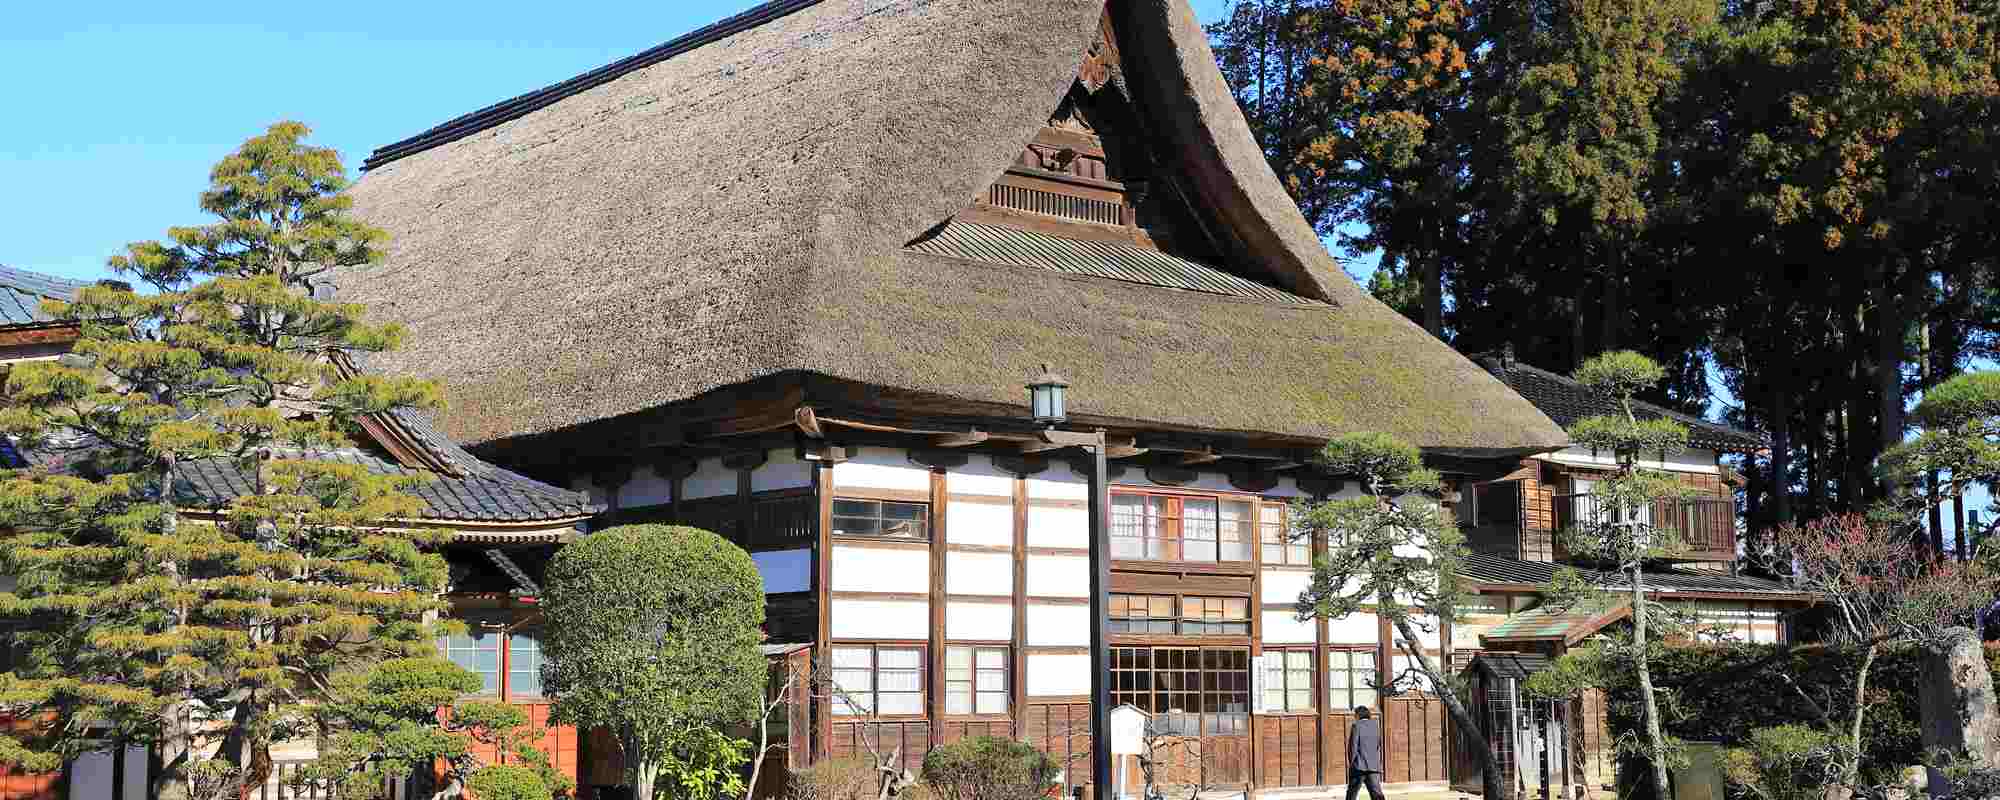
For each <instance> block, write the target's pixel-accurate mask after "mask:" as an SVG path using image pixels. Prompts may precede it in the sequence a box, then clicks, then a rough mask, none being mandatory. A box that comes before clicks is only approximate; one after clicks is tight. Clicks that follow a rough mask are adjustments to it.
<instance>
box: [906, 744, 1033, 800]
mask: <svg viewBox="0 0 2000 800" xmlns="http://www.w3.org/2000/svg"><path fill="white" fill-rule="evenodd" d="M1055 780H1056V762H1055V761H1054V760H1052V759H1050V758H1049V757H1048V755H1047V754H1045V753H1043V752H1042V751H1040V750H1036V749H1035V748H1034V747H1032V746H1029V745H1028V744H1027V743H1025V742H1017V741H1014V740H1012V739H1002V738H1000V737H997V736H975V737H972V738H970V739H960V740H958V741H956V742H952V743H951V744H948V745H945V746H943V747H939V748H937V749H934V750H932V751H930V753H929V754H926V755H925V756H924V784H925V785H927V786H929V787H930V788H931V791H933V792H935V793H936V794H937V796H938V797H939V798H940V800H1032V798H1037V797H1041V796H1042V795H1044V794H1046V793H1047V792H1048V789H1049V786H1050V785H1052V784H1054V783H1055Z"/></svg>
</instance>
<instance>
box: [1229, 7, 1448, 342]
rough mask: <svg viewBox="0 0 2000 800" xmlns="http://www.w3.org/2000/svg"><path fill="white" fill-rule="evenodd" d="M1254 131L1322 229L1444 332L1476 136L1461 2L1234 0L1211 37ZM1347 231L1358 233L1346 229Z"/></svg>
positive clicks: (1439, 333)
mask: <svg viewBox="0 0 2000 800" xmlns="http://www.w3.org/2000/svg"><path fill="white" fill-rule="evenodd" d="M1211 34H1212V35H1213V36H1214V37H1215V38H1216V40H1217V42H1216V44H1217V47H1216V54H1217V59H1218V60H1219V61H1220V62H1221V66H1222V70H1223V75H1224V76H1225V77H1226V78H1227V79H1228V80H1229V83H1230V86H1231V88H1232V89H1233V90H1234V91H1235V93H1236V95H1237V100H1238V102H1239V103H1241V104H1242V105H1243V106H1244V108H1245V109H1246V111H1247V112H1248V113H1247V114H1246V116H1247V117H1248V118H1249V119H1250V121H1251V126H1252V129H1253V130H1254V131H1255V132H1256V133H1257V135H1258V138H1259V141H1260V144H1262V145H1263V147H1264V150H1265V153H1266V155H1267V156H1268V157H1269V158H1270V159H1271V161H1272V166H1273V167H1274V168H1275V169H1276V170H1277V173H1278V175H1279V176H1280V177H1281V178H1283V180H1284V183H1285V186H1286V189H1288V190H1289V191H1290V192H1291V194H1292V196H1293V198H1294V199H1296V200H1297V201H1298V202H1299V205H1300V207H1301V208H1302V209H1303V210H1304V211H1305V212H1306V216H1307V218H1308V219H1310V220H1311V221H1312V223H1313V225H1314V227H1316V228H1317V229H1318V230H1319V231H1320V233H1322V234H1325V235H1334V234H1337V233H1345V234H1348V235H1349V238H1348V244H1349V245H1350V246H1352V247H1355V248H1358V249H1363V250H1382V251H1384V253H1385V255H1384V257H1383V259H1382V264H1383V268H1384V269H1387V270H1389V271H1392V272H1396V273H1397V274H1399V275H1400V276H1402V279H1403V281H1404V284H1405V285H1409V284H1414V288H1415V291H1414V292H1412V293H1411V295H1414V297H1411V296H1408V295H1406V296H1403V297H1402V298H1401V299H1403V300H1404V301H1405V303H1406V305H1405V306H1404V308H1405V310H1406V311H1411V310H1412V309H1410V308H1408V306H1407V303H1408V301H1409V300H1411V299H1414V300H1415V304H1414V305H1415V308H1414V312H1415V313H1414V314H1413V316H1414V317H1415V318H1416V319H1418V320H1419V321H1420V322H1422V323H1423V324H1424V327H1425V329H1426V330H1429V331H1430V332H1431V334H1432V335H1434V336H1443V335H1444V317H1443V313H1444V311H1443V308H1444V307H1443V288H1442V287H1443V284H1444V271H1445V267H1446V262H1447V261H1448V260H1450V259H1452V258H1453V256H1454V255H1455V254H1457V253H1459V252H1461V249H1460V248H1457V247H1455V246H1454V242H1455V241H1456V238H1455V236H1456V222H1457V220H1458V219H1459V217H1461V216H1462V215H1463V214H1464V210H1463V199H1464V198H1463V195H1464V193H1465V187H1464V180H1465V177H1466V175H1467V170H1468V160H1469V159H1470V158H1472V157H1473V152H1474V143H1475V142H1476V141H1477V140H1478V133H1479V132H1480V128H1479V124H1478V119H1479V109H1477V108H1476V107H1475V104H1474V102H1473V99H1472V98H1474V97H1476V96H1477V95H1476V93H1475V92H1474V91H1473V89H1472V85H1473V84H1472V75H1471V64H1470V61H1471V59H1472V58H1474V54H1475V53H1476V52H1477V50H1476V47H1475V46H1474V42H1475V41H1476V40H1475V27H1474V19H1473V16H1472V9H1471V7H1470V6H1469V4H1468V3H1467V2H1466V0H1244V2H1239V3H1237V4H1236V5H1235V6H1234V7H1233V8H1232V9H1231V11H1230V14H1229V16H1228V17H1226V18H1225V19H1223V20H1222V21H1221V22H1218V23H1216V25H1215V26H1213V27H1212V29H1211ZM1357 231H1358V233H1357Z"/></svg>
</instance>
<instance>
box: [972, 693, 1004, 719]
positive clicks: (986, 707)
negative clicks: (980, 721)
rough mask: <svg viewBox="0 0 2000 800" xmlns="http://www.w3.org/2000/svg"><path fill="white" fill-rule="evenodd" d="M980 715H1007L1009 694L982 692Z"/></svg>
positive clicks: (980, 695) (980, 694)
mask: <svg viewBox="0 0 2000 800" xmlns="http://www.w3.org/2000/svg"><path fill="white" fill-rule="evenodd" d="M979 713H981V714H1005V713H1007V693H1006V692H980V693H979Z"/></svg>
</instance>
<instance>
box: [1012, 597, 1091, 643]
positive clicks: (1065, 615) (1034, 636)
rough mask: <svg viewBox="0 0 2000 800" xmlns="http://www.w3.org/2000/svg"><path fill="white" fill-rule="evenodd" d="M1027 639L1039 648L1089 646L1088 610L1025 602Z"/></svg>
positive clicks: (1085, 607) (1081, 607)
mask: <svg viewBox="0 0 2000 800" xmlns="http://www.w3.org/2000/svg"><path fill="white" fill-rule="evenodd" d="M1027 639H1028V644H1030V645H1033V646H1040V647H1048V646H1075V647H1082V646H1086V645H1089V644H1090V607H1089V606H1052V605H1040V604H1036V603H1029V604H1028V637H1027Z"/></svg>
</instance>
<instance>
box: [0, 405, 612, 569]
mask: <svg viewBox="0 0 2000 800" xmlns="http://www.w3.org/2000/svg"><path fill="white" fill-rule="evenodd" d="M395 413H396V414H397V415H398V419H399V420H401V421H404V422H405V423H406V424H408V425H409V427H410V428H411V429H412V430H413V431H416V432H417V433H418V435H419V438H420V439H421V440H423V444H424V445H425V446H426V447H428V448H431V449H433V450H434V451H437V452H440V453H445V454H448V457H449V459H450V460H451V462H452V463H453V465H454V466H455V467H456V468H457V469H458V471H459V473H460V474H458V475H448V474H442V473H438V472H432V471H430V470H424V469H412V468H409V467H405V466H402V465H401V464H398V463H396V462H394V461H392V460H390V459H388V458H385V457H383V456H382V455H379V454H377V453H374V452H370V451H366V450H361V449H355V448H346V449H339V450H311V451H297V450H294V451H289V452H287V451H283V450H280V451H278V452H277V455H278V457H280V458H307V459H312V460H319V461H337V462H342V463H348V464H358V465H361V466H364V467H366V468H368V470H369V471H370V472H374V473H376V474H380V475H412V476H416V477H419V478H423V479H425V480H423V481H422V482H421V483H419V484H417V485H416V486H414V487H411V488H410V489H408V490H407V491H408V492H409V493H410V494H412V495H415V496H416V497H418V498H420V499H422V500H423V501H424V512H423V518H424V519H426V520H432V521H440V522H479V523H535V522H561V521H565V520H573V519H578V518H582V517H588V516H591V515H594V514H596V513H597V512H598V511H601V510H602V508H601V507H599V506H598V505H596V504H594V503H592V502H591V501H590V499H589V498H588V497H586V496H584V495H582V494H579V493H576V492H572V491H568V490H566V489H559V488H556V487H554V486H550V485H548V484H546V483H542V482H540V481H537V480H535V479H533V478H529V477H526V476H524V475H520V474H517V473H514V472H510V471H508V470H505V469H501V468H500V467H497V466H494V465H492V464H489V463H487V462H484V461H480V460H479V459H477V458H474V457H473V456H472V455H471V454H469V453H466V452H465V451H464V450H463V449H460V448H459V447H458V446H457V445H456V444H453V443H451V441H450V440H448V439H445V438H443V437H442V436H441V435H439V434H438V433H437V429H436V428H435V427H434V426H433V425H432V423H431V421H430V419H429V415H427V414H423V413H419V412H412V411H397V412H395ZM30 460H36V461H39V460H41V459H40V458H38V457H37V456H36V455H35V454H27V455H25V456H24V454H23V453H22V452H21V451H20V450H19V449H18V448H17V447H16V446H15V445H14V443H13V442H11V441H7V440H5V439H4V438H0V467H6V468H14V469H18V468H21V467H25V466H27V465H28V463H29V461H30ZM253 484H254V478H253V477H252V476H251V475H249V474H248V473H246V472H245V471H244V469H243V467H242V465H240V464H238V463H236V462H234V461H232V460H228V459H203V460H198V461H192V462H183V463H181V464H177V465H176V466H175V475H174V491H175V494H176V495H177V498H176V502H177V503H179V504H180V505H181V506H183V507H185V508H204V509H220V508H223V507H225V506H227V505H228V504H229V502H230V501H231V500H234V499H235V498H237V497H240V496H242V495H245V494H248V493H250V492H251V491H252V487H253ZM556 538H560V537H556ZM556 538H551V537H549V536H541V537H539V538H538V539H536V541H540V540H542V539H547V540H548V543H553V542H554V541H556ZM473 540H477V541H488V540H491V541H496V542H497V541H505V542H514V543H519V542H522V541H525V540H523V539H522V538H521V537H520V536H518V535H515V534H510V533H495V534H481V535H475V536H474V537H473Z"/></svg>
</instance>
